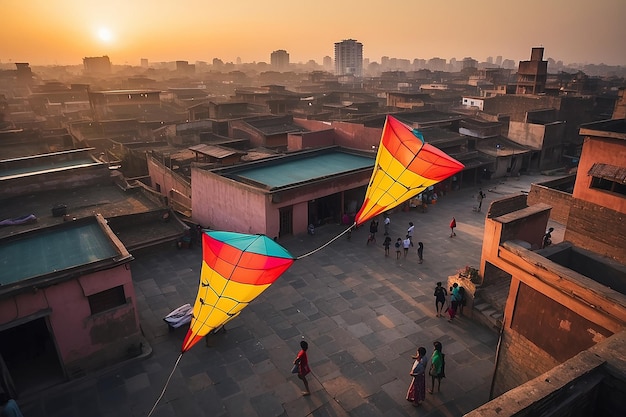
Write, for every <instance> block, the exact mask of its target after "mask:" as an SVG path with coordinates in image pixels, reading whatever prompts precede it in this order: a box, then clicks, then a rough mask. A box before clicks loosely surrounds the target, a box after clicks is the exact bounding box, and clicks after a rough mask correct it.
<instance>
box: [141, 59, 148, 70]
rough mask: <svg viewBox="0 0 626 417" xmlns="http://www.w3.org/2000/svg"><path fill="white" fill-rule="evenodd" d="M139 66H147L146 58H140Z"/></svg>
mask: <svg viewBox="0 0 626 417" xmlns="http://www.w3.org/2000/svg"><path fill="white" fill-rule="evenodd" d="M141 68H148V59H147V58H141Z"/></svg>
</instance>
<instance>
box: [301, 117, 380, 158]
mask: <svg viewBox="0 0 626 417" xmlns="http://www.w3.org/2000/svg"><path fill="white" fill-rule="evenodd" d="M294 122H295V123H296V124H297V125H298V126H302V127H304V128H306V129H309V130H312V131H316V130H327V129H329V128H332V129H334V135H335V139H334V140H335V142H334V144H335V145H339V146H343V147H346V148H352V149H361V150H369V151H371V150H372V146H376V147H377V146H378V145H379V144H380V137H381V135H382V129H379V128H375V127H365V126H363V125H360V124H358V123H346V122H331V123H330V124H329V122H321V121H318V120H305V119H294Z"/></svg>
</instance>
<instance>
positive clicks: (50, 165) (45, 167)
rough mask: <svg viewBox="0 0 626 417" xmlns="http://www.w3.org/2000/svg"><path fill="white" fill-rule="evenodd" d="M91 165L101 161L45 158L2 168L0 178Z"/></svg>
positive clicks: (86, 158)
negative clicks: (35, 163)
mask: <svg viewBox="0 0 626 417" xmlns="http://www.w3.org/2000/svg"><path fill="white" fill-rule="evenodd" d="M91 165H102V162H97V161H94V160H93V159H91V158H89V157H85V158H77V159H72V160H67V161H63V160H51V159H45V160H42V161H40V162H39V161H38V163H37V165H34V166H31V165H29V164H27V165H25V166H19V167H16V168H9V169H3V170H2V171H1V172H0V180H2V179H10V178H16V177H20V176H26V175H34V174H42V173H45V172H54V171H60V170H63V169H71V168H78V167H84V166H91Z"/></svg>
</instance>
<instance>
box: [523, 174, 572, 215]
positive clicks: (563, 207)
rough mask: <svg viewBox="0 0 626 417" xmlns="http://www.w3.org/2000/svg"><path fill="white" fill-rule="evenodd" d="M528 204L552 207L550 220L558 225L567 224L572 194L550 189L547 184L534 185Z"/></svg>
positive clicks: (529, 194)
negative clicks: (542, 204)
mask: <svg viewBox="0 0 626 417" xmlns="http://www.w3.org/2000/svg"><path fill="white" fill-rule="evenodd" d="M527 201H528V204H529V205H531V206H532V205H533V204H539V203H544V204H547V205H549V206H551V207H552V210H550V219H551V220H554V221H555V222H557V223H561V224H567V219H568V218H569V211H570V205H571V204H572V194H571V193H567V192H563V191H559V190H556V189H554V188H550V186H548V185H546V184H532V185H531V186H530V192H529V193H528V199H527Z"/></svg>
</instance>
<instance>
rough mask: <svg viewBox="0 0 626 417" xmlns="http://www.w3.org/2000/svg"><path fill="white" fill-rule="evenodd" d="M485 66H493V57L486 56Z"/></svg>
mask: <svg viewBox="0 0 626 417" xmlns="http://www.w3.org/2000/svg"><path fill="white" fill-rule="evenodd" d="M487 64H493V57H492V56H488V57H487Z"/></svg>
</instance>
